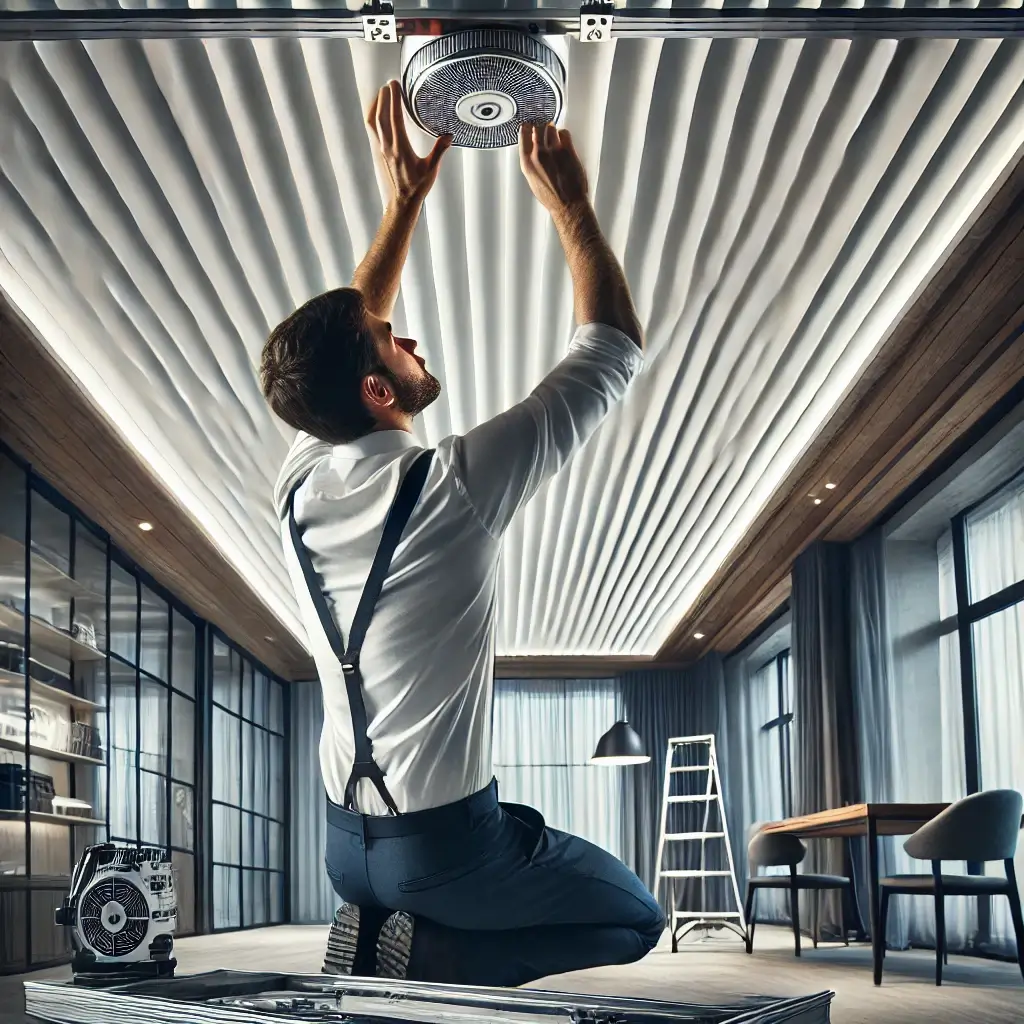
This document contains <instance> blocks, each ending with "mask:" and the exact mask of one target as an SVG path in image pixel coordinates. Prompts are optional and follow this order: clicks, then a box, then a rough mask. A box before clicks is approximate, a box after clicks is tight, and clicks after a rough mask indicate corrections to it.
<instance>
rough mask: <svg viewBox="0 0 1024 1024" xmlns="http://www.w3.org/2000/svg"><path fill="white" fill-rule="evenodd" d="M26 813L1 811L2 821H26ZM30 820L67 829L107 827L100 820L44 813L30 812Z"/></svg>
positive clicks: (0, 817)
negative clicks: (79, 826) (62, 826)
mask: <svg viewBox="0 0 1024 1024" xmlns="http://www.w3.org/2000/svg"><path fill="white" fill-rule="evenodd" d="M24 820H25V812H24V811H8V810H0V821H24ZM28 820H29V821H32V822H36V823H38V824H40V825H64V826H66V827H67V828H73V827H75V826H78V825H81V826H89V827H94V828H95V827H99V828H104V827H106V824H107V823H106V822H105V821H101V820H100V819H99V818H79V817H77V816H76V815H72V814H45V813H44V812H43V811H29V812H28Z"/></svg>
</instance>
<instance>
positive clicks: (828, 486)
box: [825, 484, 836, 491]
mask: <svg viewBox="0 0 1024 1024" xmlns="http://www.w3.org/2000/svg"><path fill="white" fill-rule="evenodd" d="M835 489H836V485H835V484H825V490H826V491H834V490H835Z"/></svg>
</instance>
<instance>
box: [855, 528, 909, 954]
mask: <svg viewBox="0 0 1024 1024" xmlns="http://www.w3.org/2000/svg"><path fill="white" fill-rule="evenodd" d="M887 604H888V602H887V600H886V577H885V541H884V538H883V535H882V530H881V529H876V530H872V531H871V532H869V533H866V534H865V535H864V536H863V537H861V538H860V539H859V540H857V541H855V542H854V543H853V544H852V545H850V673H851V676H852V683H853V692H854V712H855V717H854V720H855V723H856V737H857V747H858V751H859V758H860V769H861V771H860V793H859V796H858V799H859V800H862V801H864V802H867V803H888V802H891V801H894V800H895V799H896V794H895V792H894V787H893V763H892V758H893V742H894V737H893V693H892V685H893V677H894V671H893V663H892V640H891V637H890V632H889V617H888V615H889V613H888V606H887ZM899 842H900V843H902V842H903V840H902V839H900V840H899ZM896 843H897V839H895V838H894V837H892V836H885V837H883V838H880V839H879V840H878V846H879V872H880V874H881V875H882V876H883V877H884V876H885V875H888V874H893V873H895V872H896V871H897V864H896ZM851 852H852V855H853V861H854V871H855V872H856V878H855V881H856V883H857V901H858V905H859V912H860V916H861V920H862V921H863V922H864V923H865V927H867V922H868V901H867V884H866V881H865V879H866V877H867V864H866V859H867V845H866V843H865V842H864V841H863V840H859V841H855V842H853V843H851ZM906 906H907V900H905V899H903V900H899V899H896V900H892V901H891V902H890V904H889V920H888V926H887V940H888V943H889V944H890V945H891V946H894V947H897V948H904V947H905V946H906V945H907V918H906Z"/></svg>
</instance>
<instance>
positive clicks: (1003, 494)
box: [953, 475, 1024, 946]
mask: <svg viewBox="0 0 1024 1024" xmlns="http://www.w3.org/2000/svg"><path fill="white" fill-rule="evenodd" d="M953 538H954V546H953V550H954V564H955V568H956V572H957V576H958V586H957V596H958V597H959V598H960V599H961V601H963V600H964V598H965V597H966V600H965V601H964V605H963V606H962V607H961V606H960V604H959V602H958V612H959V614H958V631H959V641H960V645H961V647H966V650H967V652H968V656H967V658H966V659H965V660H962V661H961V665H962V667H963V669H964V670H965V672H964V674H969V675H970V676H971V678H970V679H966V680H964V685H963V695H964V711H965V714H964V724H965V737H964V738H965V748H966V751H967V757H966V762H967V782H968V791H969V792H976V791H978V790H981V789H1003V788H1006V789H1016V790H1019V791H1024V744H1022V743H1021V740H1020V737H1021V736H1022V735H1024V475H1022V476H1018V477H1017V478H1016V479H1014V480H1011V481H1010V482H1009V483H1008V484H1006V485H1005V486H1004V487H1002V488H1001V489H1000V490H999V491H997V492H996V493H995V494H993V495H992V496H990V497H989V498H987V499H985V500H984V501H983V502H981V503H980V504H979V505H977V506H975V507H974V508H973V509H970V510H968V512H967V513H966V514H964V515H962V516H960V517H958V518H957V519H956V520H954V524H953ZM986 870H987V871H993V872H995V873H998V874H1001V873H1002V866H1001V865H989V866H988V867H987V868H986ZM1016 870H1017V875H1018V878H1019V879H1024V844H1021V845H1020V846H1018V854H1017V863H1016ZM989 933H990V934H989V936H988V937H989V939H990V940H991V941H992V942H994V943H996V944H997V945H1000V946H1003V945H1012V943H1013V941H1014V940H1013V927H1012V923H1011V920H1010V913H1009V908H1008V907H1007V905H1006V901H1005V900H994V901H993V902H992V907H991V920H990V924H989ZM982 938H983V940H984V936H983V937H982Z"/></svg>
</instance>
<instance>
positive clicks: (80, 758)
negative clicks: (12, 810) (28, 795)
mask: <svg viewBox="0 0 1024 1024" xmlns="http://www.w3.org/2000/svg"><path fill="white" fill-rule="evenodd" d="M0 750H13V751H14V752H15V753H17V754H23V753H24V752H25V743H24V741H23V740H12V739H7V738H6V737H4V736H0ZM28 750H29V753H30V754H31V755H32V756H33V757H45V758H48V759H49V760H51V761H63V762H64V763H65V764H91V765H96V766H97V767H100V768H102V767H103V765H105V764H106V763H107V762H106V761H104V760H102V759H100V758H95V757H86V756H85V755H84V754H72V753H71V752H70V751H67V750H51V749H50V748H49V747H40V746H37V745H36V744H35V743H30V744H29V748H28Z"/></svg>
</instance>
